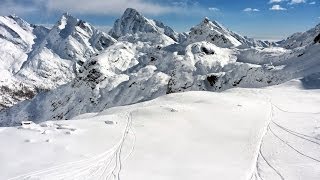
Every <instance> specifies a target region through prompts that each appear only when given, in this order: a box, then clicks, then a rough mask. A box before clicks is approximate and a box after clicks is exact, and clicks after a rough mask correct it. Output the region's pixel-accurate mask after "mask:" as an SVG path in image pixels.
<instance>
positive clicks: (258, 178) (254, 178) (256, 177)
mask: <svg viewBox="0 0 320 180" xmlns="http://www.w3.org/2000/svg"><path fill="white" fill-rule="evenodd" d="M268 99H269V102H270V106H271V114H270V121H269V122H268V125H267V126H266V130H265V132H264V135H263V137H262V139H261V141H260V143H259V152H258V156H257V158H256V165H255V170H254V171H253V173H252V175H251V177H250V178H249V179H250V180H264V178H262V173H261V172H260V168H259V164H260V163H261V161H260V160H259V159H262V160H263V161H264V162H265V163H266V164H267V166H268V167H269V168H271V169H272V170H273V171H274V172H275V173H276V174H277V176H278V178H279V179H281V180H285V177H284V176H283V175H282V174H281V172H280V170H278V169H277V168H276V167H275V166H274V165H272V164H271V162H269V160H268V159H267V158H266V157H265V156H264V154H263V153H262V150H263V145H264V138H265V136H266V135H267V134H268V133H271V134H272V135H273V136H274V137H276V138H277V139H278V140H279V141H280V142H282V143H283V144H285V145H286V146H287V147H288V148H289V149H290V150H292V151H294V152H296V154H297V155H298V156H303V157H305V158H307V159H309V160H312V161H315V162H317V163H320V159H317V158H314V157H312V156H310V155H308V154H307V153H306V152H301V151H300V150H298V149H297V148H296V147H294V146H293V145H291V144H290V143H289V142H287V141H285V140H284V139H282V138H281V137H280V136H279V135H278V134H277V133H276V132H275V131H274V130H273V128H271V125H273V126H275V127H277V128H279V129H281V130H282V131H285V132H286V133H288V134H290V135H293V136H295V137H296V138H300V139H303V140H305V141H307V142H309V143H313V144H316V145H317V146H319V150H320V139H318V138H316V137H312V136H309V135H306V134H303V133H300V132H296V131H293V130H291V129H289V128H286V127H284V126H282V125H279V124H278V123H277V122H275V120H274V119H275V118H274V117H275V109H278V110H279V111H281V112H283V113H291V114H313V115H315V114H320V112H292V111H288V110H284V109H282V108H280V107H279V106H278V105H276V104H274V103H273V102H272V100H271V99H270V98H268Z"/></svg>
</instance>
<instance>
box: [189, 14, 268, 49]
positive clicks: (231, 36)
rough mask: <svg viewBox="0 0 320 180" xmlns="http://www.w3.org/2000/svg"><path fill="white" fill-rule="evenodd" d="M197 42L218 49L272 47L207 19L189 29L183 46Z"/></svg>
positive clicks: (265, 42)
mask: <svg viewBox="0 0 320 180" xmlns="http://www.w3.org/2000/svg"><path fill="white" fill-rule="evenodd" d="M199 41H207V42H211V43H213V44H215V45H217V46H219V47H224V48H231V47H238V48H248V47H269V46H271V45H274V44H272V43H270V42H267V41H260V40H254V39H252V38H247V37H243V36H241V35H239V34H237V33H235V32H232V31H230V30H228V29H227V28H225V27H223V26H222V25H221V24H220V23H218V22H216V21H210V20H209V19H208V18H205V19H204V20H203V21H202V22H201V23H200V24H199V25H197V26H195V27H193V28H191V30H190V33H189V35H188V36H187V40H186V42H184V44H190V43H194V42H199Z"/></svg>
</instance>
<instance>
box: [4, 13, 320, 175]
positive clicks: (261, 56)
mask: <svg viewBox="0 0 320 180" xmlns="http://www.w3.org/2000/svg"><path fill="white" fill-rule="evenodd" d="M319 37H320V24H319V25H317V26H316V27H314V28H312V29H310V30H308V31H306V32H304V33H296V34H294V35H292V36H290V37H288V38H287V39H285V40H282V41H279V42H268V41H261V40H255V39H252V38H248V37H244V36H241V35H239V34H237V33H235V32H233V31H231V30H229V29H227V28H226V27H224V26H223V25H221V24H220V23H219V22H216V21H211V20H209V19H208V18H204V20H203V21H202V22H200V23H199V24H198V25H196V26H194V27H192V28H191V29H190V31H189V32H188V33H178V32H176V31H174V30H173V29H172V28H170V27H169V26H167V25H165V24H163V23H162V22H160V21H157V20H152V19H148V18H146V17H145V16H143V15H142V14H141V13H139V12H138V11H136V10H135V9H131V8H129V9H127V10H126V11H125V12H124V14H123V15H122V17H120V18H119V19H118V20H116V22H115V23H114V26H113V27H112V29H111V30H110V32H108V33H106V32H102V31H100V30H98V29H96V28H95V27H94V26H92V25H90V24H89V23H87V22H85V21H83V20H80V19H77V18H75V17H73V16H71V15H70V14H68V13H66V14H63V15H62V17H61V18H60V20H59V21H58V22H57V23H56V24H55V25H54V26H53V27H52V28H51V29H48V28H46V27H42V26H39V25H32V24H29V23H27V22H26V21H24V20H22V19H21V18H19V17H16V16H1V17H0V44H1V46H0V71H1V74H2V76H1V77H0V93H1V96H0V147H2V148H1V149H0V169H1V172H0V179H11V180H13V179H17V180H18V179H52V180H53V179H93V180H95V179H118V180H119V179H139V180H140V179H159V180H160V179H170V180H171V179H172V180H177V179H190V180H191V179H230V180H233V179H243V180H277V179H280V180H283V179H290V180H291V179H297V180H298V179H314V180H316V179H319V178H320V108H319V107H320V38H319Z"/></svg>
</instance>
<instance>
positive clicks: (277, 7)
mask: <svg viewBox="0 0 320 180" xmlns="http://www.w3.org/2000/svg"><path fill="white" fill-rule="evenodd" d="M270 10H272V11H285V10H287V9H286V8H283V7H281V6H280V5H278V4H276V5H273V6H272V7H271V8H270Z"/></svg>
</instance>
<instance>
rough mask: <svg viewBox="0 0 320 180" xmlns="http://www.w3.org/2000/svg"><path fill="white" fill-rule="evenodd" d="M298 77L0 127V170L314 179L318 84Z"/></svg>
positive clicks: (57, 175) (27, 174) (43, 175)
mask: <svg viewBox="0 0 320 180" xmlns="http://www.w3.org/2000/svg"><path fill="white" fill-rule="evenodd" d="M309 80H313V82H315V81H319V80H316V79H313V78H311V79H309ZM306 82H308V81H307V80H305V79H303V80H294V81H290V82H288V83H286V84H284V85H280V86H275V87H269V88H266V89H241V88H237V89H232V90H228V91H225V92H222V93H212V92H186V93H178V94H171V95H167V96H163V97H160V98H157V99H155V100H152V101H147V102H144V103H139V104H135V105H130V106H123V107H116V108H111V109H108V110H105V111H103V112H100V113H90V114H84V115H81V116H78V117H76V118H74V119H73V120H69V121H47V122H42V123H39V124H31V125H23V126H18V127H7V128H1V129H0V143H1V147H4V148H1V150H0V152H1V153H0V159H2V160H1V161H0V168H1V170H2V172H5V173H1V175H0V177H1V179H8V178H10V179H30V178H31V179H105V178H106V179H120V178H121V179H145V178H146V177H148V178H150V179H211V178H212V177H223V179H237V180H238V179H271V180H274V179H293V180H294V179H301V178H303V179H305V178H306V179H310V180H313V179H318V177H319V175H320V174H319V172H320V171H319V168H320V164H319V162H318V160H317V159H319V157H318V156H319V144H318V143H320V140H319V135H320V131H319V129H318V125H319V122H318V119H319V112H318V111H319V108H318V107H319V102H320V99H319V97H320V96H319V95H320V91H319V86H318V89H310V86H308V85H307V84H308V83H306ZM293 97H294V98H293ZM301 105H303V106H301ZM278 125H279V126H278ZM93 139H94V141H93ZM20 149H24V152H23V153H20V152H21V151H20ZM39 152H41V153H40V154H39ZM26 155H27V156H26Z"/></svg>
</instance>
